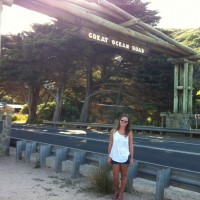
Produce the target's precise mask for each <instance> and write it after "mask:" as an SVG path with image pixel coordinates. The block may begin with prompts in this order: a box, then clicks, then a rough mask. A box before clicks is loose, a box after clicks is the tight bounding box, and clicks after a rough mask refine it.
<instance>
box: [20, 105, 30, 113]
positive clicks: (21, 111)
mask: <svg viewBox="0 0 200 200" xmlns="http://www.w3.org/2000/svg"><path fill="white" fill-rule="evenodd" d="M20 114H28V105H27V104H24V105H23V106H22V109H21V110H20Z"/></svg>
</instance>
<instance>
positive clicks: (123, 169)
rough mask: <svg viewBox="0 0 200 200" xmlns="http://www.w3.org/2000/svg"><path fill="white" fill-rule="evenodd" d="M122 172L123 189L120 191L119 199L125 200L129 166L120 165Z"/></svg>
mask: <svg viewBox="0 0 200 200" xmlns="http://www.w3.org/2000/svg"><path fill="white" fill-rule="evenodd" d="M120 171H121V187H120V190H119V195H118V199H119V200H122V199H123V194H124V190H125V189H126V184H127V172H128V166H127V165H123V164H120Z"/></svg>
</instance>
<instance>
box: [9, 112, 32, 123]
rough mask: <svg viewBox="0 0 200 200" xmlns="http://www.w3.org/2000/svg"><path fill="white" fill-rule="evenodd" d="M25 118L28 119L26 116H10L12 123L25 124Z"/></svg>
mask: <svg viewBox="0 0 200 200" xmlns="http://www.w3.org/2000/svg"><path fill="white" fill-rule="evenodd" d="M27 118H28V115H23V114H17V113H16V114H13V115H12V122H19V123H26V121H27Z"/></svg>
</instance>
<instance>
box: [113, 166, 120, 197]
mask: <svg viewBox="0 0 200 200" xmlns="http://www.w3.org/2000/svg"><path fill="white" fill-rule="evenodd" d="M112 172H113V183H114V189H115V196H118V193H119V190H120V186H119V173H120V165H119V164H114V165H113V166H112Z"/></svg>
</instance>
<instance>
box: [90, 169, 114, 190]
mask: <svg viewBox="0 0 200 200" xmlns="http://www.w3.org/2000/svg"><path fill="white" fill-rule="evenodd" d="M90 182H91V184H92V186H93V187H94V190H95V191H96V192H99V193H102V194H111V193H112V191H113V179H112V174H111V169H110V167H109V166H102V167H94V168H93V169H92V171H91V175H90Z"/></svg>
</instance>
